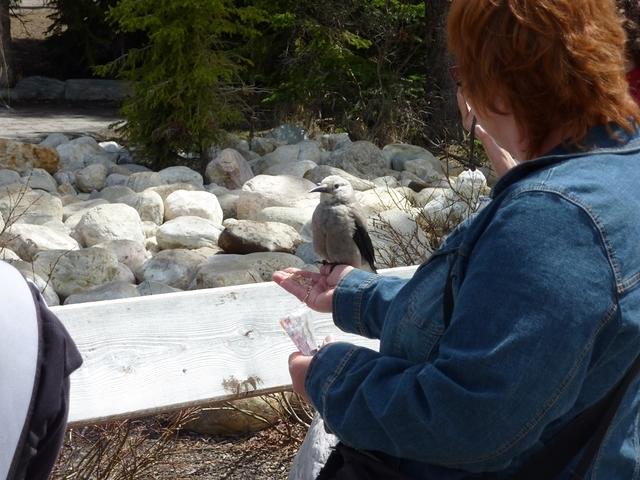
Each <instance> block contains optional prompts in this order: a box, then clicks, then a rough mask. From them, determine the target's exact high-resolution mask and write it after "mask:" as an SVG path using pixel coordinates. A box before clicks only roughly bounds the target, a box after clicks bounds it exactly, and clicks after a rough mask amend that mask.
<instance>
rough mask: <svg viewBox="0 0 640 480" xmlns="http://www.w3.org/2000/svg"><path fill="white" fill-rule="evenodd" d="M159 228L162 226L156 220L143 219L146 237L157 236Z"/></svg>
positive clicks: (143, 229)
mask: <svg viewBox="0 0 640 480" xmlns="http://www.w3.org/2000/svg"><path fill="white" fill-rule="evenodd" d="M158 228H160V226H159V225H158V224H157V223H155V222H150V221H148V220H143V221H142V231H143V232H144V236H145V238H149V237H155V236H156V232H157V231H158Z"/></svg>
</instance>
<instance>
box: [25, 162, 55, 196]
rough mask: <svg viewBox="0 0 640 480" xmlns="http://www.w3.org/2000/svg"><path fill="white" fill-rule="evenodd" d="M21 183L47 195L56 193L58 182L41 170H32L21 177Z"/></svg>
mask: <svg viewBox="0 0 640 480" xmlns="http://www.w3.org/2000/svg"><path fill="white" fill-rule="evenodd" d="M22 182H23V183H24V184H25V185H28V186H29V187H30V188H32V189H34V190H35V189H37V190H44V191H46V192H49V193H56V192H57V191H58V182H56V180H55V179H54V178H53V177H52V176H51V174H50V173H49V172H47V171H46V170H44V169H42V168H34V169H32V170H30V171H29V172H28V173H27V174H26V175H23V176H22Z"/></svg>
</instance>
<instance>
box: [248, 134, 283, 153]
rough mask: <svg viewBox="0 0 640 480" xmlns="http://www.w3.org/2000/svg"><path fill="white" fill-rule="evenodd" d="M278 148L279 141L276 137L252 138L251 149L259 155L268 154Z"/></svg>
mask: <svg viewBox="0 0 640 480" xmlns="http://www.w3.org/2000/svg"><path fill="white" fill-rule="evenodd" d="M276 148H278V142H277V141H276V139H275V138H264V137H254V138H252V139H251V150H252V151H254V152H256V153H257V154H258V155H260V156H262V155H266V154H267V153H271V152H273V151H274V150H275V149H276Z"/></svg>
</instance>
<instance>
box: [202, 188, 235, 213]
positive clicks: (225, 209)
mask: <svg viewBox="0 0 640 480" xmlns="http://www.w3.org/2000/svg"><path fill="white" fill-rule="evenodd" d="M206 189H207V191H208V192H209V193H213V194H214V195H215V196H216V198H217V199H218V203H219V204H220V207H221V208H222V218H223V219H224V218H236V216H237V215H238V199H239V198H240V192H239V191H238V190H233V191H231V190H228V189H227V188H225V187H220V186H218V185H215V184H211V185H207V186H206Z"/></svg>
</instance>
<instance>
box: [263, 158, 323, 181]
mask: <svg viewBox="0 0 640 480" xmlns="http://www.w3.org/2000/svg"><path fill="white" fill-rule="evenodd" d="M317 166H318V164H317V163H315V162H312V161H311V160H301V161H299V162H295V163H286V164H285V163H278V164H276V165H273V166H271V167H269V168H267V169H266V170H265V171H264V174H265V175H292V176H294V177H304V176H305V174H306V173H307V172H308V171H309V170H313V169H314V168H316V167H317Z"/></svg>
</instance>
